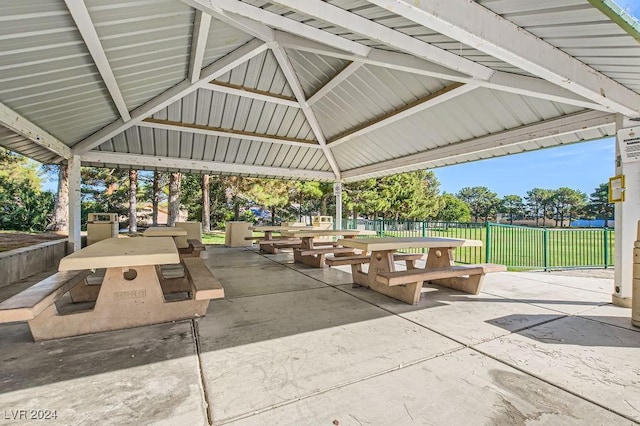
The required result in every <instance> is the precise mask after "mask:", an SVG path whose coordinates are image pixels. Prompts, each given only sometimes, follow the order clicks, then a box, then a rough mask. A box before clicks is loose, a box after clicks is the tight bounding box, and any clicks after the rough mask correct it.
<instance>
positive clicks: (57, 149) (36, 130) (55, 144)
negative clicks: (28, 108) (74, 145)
mask: <svg viewBox="0 0 640 426" xmlns="http://www.w3.org/2000/svg"><path fill="white" fill-rule="evenodd" d="M0 124H2V125H3V126H4V127H6V128H8V129H9V130H11V131H13V132H15V133H17V134H19V135H20V136H24V137H25V138H27V139H29V140H30V141H32V142H34V143H35V144H37V145H39V146H41V147H43V148H46V149H47V150H49V151H51V152H53V153H54V154H56V155H59V156H60V157H62V158H65V159H69V158H71V148H69V147H68V146H67V145H65V144H64V142H62V141H60V140H59V139H58V138H56V137H55V136H53V135H51V134H50V133H48V132H46V131H44V130H43V129H41V128H40V127H38V126H36V125H35V124H33V123H32V122H31V121H29V120H27V119H26V118H24V117H23V116H22V115H20V114H18V113H17V112H15V111H14V110H12V109H11V108H9V107H8V106H6V105H5V104H3V103H1V102H0Z"/></svg>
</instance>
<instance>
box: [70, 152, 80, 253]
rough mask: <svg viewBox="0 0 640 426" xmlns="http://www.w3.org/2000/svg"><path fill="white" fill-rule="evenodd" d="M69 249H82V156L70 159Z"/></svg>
mask: <svg viewBox="0 0 640 426" xmlns="http://www.w3.org/2000/svg"><path fill="white" fill-rule="evenodd" d="M68 242H69V244H68V247H69V250H70V251H72V252H73V251H77V250H80V247H81V244H80V156H79V155H74V156H72V157H71V158H70V159H69V241H68Z"/></svg>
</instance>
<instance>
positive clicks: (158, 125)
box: [138, 121, 320, 149]
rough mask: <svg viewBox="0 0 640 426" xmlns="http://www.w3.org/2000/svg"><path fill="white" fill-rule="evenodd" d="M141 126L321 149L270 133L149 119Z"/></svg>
mask: <svg viewBox="0 0 640 426" xmlns="http://www.w3.org/2000/svg"><path fill="white" fill-rule="evenodd" d="M138 126H140V127H149V128H151V129H163V130H173V131H175V132H185V133H196V134H200V135H209V136H220V137H225V138H234V139H240V140H247V141H258V142H266V143H275V144H279V145H291V146H300V147H304V148H312V149H320V145H318V144H316V143H315V141H309V143H305V142H298V141H293V140H287V139H280V138H275V137H271V136H269V135H258V134H251V135H248V134H241V133H234V132H225V131H223V130H213V129H202V128H197V127H188V126H178V125H173V124H167V123H157V122H153V121H152V122H149V121H141V122H140V123H138Z"/></svg>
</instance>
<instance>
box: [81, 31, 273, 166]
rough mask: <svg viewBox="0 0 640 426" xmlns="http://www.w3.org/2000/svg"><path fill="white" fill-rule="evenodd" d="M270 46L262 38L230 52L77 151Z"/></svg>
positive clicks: (132, 122) (157, 109)
mask: <svg viewBox="0 0 640 426" xmlns="http://www.w3.org/2000/svg"><path fill="white" fill-rule="evenodd" d="M267 48H268V46H267V45H266V44H265V43H263V42H262V41H260V40H255V39H254V40H252V41H250V42H249V43H247V44H245V45H243V46H241V47H239V48H238V49H236V50H234V51H233V52H231V53H229V54H228V55H226V56H224V57H222V58H220V59H219V60H217V61H216V62H214V63H213V64H211V65H209V66H208V67H206V68H205V69H203V70H202V72H201V73H200V79H199V80H198V81H196V82H195V83H191V81H189V80H188V79H187V80H183V81H182V82H180V83H178V84H176V85H175V86H173V87H172V88H171V89H169V90H167V91H166V92H163V93H161V94H160V95H158V96H156V97H155V98H153V99H151V100H149V101H147V102H146V103H145V104H143V105H141V106H140V107H138V108H136V109H135V110H133V112H132V113H131V120H129V121H127V122H124V121H123V120H117V121H114V122H113V123H111V124H109V125H108V126H106V127H104V128H102V129H101V130H99V131H97V132H96V133H94V134H93V135H91V136H89V137H88V138H86V139H84V140H82V141H80V142H78V143H77V144H76V145H74V146H73V153H74V154H76V155H78V154H83V153H85V152H87V151H89V150H91V149H93V148H95V147H96V146H98V145H100V144H102V143H104V142H105V141H108V140H109V139H111V138H112V137H114V136H115V135H117V134H119V133H121V132H123V131H125V130H127V129H128V128H129V127H131V126H134V125H136V124H138V123H140V122H141V121H142V120H144V119H145V118H147V117H149V116H150V115H152V114H154V113H156V112H158V111H160V110H161V109H163V108H165V107H167V106H168V105H170V104H172V103H174V102H175V101H177V100H178V99H181V98H183V97H185V96H187V95H188V94H189V93H191V92H193V91H195V90H198V89H199V88H200V87H202V86H204V85H206V84H208V83H209V81H211V80H213V79H215V78H217V77H220V76H221V75H223V74H225V73H227V72H228V71H230V70H232V69H234V68H235V67H237V66H238V65H240V64H242V63H244V62H246V61H248V60H249V59H251V58H253V57H254V56H256V55H259V54H260V53H262V52H264V51H265V50H266V49H267Z"/></svg>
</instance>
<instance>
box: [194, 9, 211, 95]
mask: <svg viewBox="0 0 640 426" xmlns="http://www.w3.org/2000/svg"><path fill="white" fill-rule="evenodd" d="M210 27H211V15H209V14H208V13H203V12H202V11H201V10H197V9H196V17H195V19H194V22H193V35H192V36H191V53H190V55H189V79H190V80H191V82H192V83H195V82H196V81H198V80H199V79H200V70H201V69H202V61H203V60H204V51H205V49H206V47H207V37H209V28H210Z"/></svg>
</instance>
